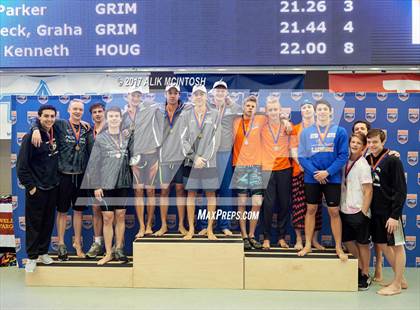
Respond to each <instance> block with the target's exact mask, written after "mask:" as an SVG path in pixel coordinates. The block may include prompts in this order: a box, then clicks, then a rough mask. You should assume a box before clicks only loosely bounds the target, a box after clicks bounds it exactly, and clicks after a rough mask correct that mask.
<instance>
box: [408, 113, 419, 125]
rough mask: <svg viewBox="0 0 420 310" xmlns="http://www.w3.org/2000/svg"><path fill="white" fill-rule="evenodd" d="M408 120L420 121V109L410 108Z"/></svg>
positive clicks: (412, 121)
mask: <svg viewBox="0 0 420 310" xmlns="http://www.w3.org/2000/svg"><path fill="white" fill-rule="evenodd" d="M408 120H409V121H410V122H411V123H413V124H414V123H417V122H418V121H419V109H408Z"/></svg>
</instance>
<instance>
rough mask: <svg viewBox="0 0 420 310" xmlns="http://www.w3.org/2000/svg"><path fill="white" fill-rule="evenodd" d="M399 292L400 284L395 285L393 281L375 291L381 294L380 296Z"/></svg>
mask: <svg viewBox="0 0 420 310" xmlns="http://www.w3.org/2000/svg"><path fill="white" fill-rule="evenodd" d="M400 293H401V286H400V285H396V284H394V283H392V284H391V285H389V286H386V287H383V288H381V289H380V290H379V291H377V294H379V295H382V296H392V295H397V294H400Z"/></svg>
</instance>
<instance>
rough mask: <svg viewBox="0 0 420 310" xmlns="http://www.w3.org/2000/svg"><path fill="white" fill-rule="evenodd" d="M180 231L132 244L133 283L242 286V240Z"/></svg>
mask: <svg viewBox="0 0 420 310" xmlns="http://www.w3.org/2000/svg"><path fill="white" fill-rule="evenodd" d="M218 238H219V239H218V240H208V239H207V238H206V237H202V236H194V239H192V240H183V239H182V236H181V235H165V236H164V237H158V238H157V237H145V238H142V239H137V240H136V241H135V242H134V244H133V257H134V260H133V263H134V265H133V286H134V287H145V288H229V289H243V261H244V259H243V257H244V250H243V241H242V238H241V237H240V236H239V235H235V236H232V237H224V236H221V235H218Z"/></svg>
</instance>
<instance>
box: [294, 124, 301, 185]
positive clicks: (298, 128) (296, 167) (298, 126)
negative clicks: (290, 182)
mask: <svg viewBox="0 0 420 310" xmlns="http://www.w3.org/2000/svg"><path fill="white" fill-rule="evenodd" d="M302 130H303V126H302V123H299V124H296V125H294V126H293V130H292V136H293V137H295V139H296V145H298V144H299V136H300V133H301V132H302ZM291 160H292V168H293V173H292V175H293V176H294V177H296V176H298V175H299V174H301V173H302V170H300V167H299V165H298V164H297V163H296V161H294V160H293V159H291Z"/></svg>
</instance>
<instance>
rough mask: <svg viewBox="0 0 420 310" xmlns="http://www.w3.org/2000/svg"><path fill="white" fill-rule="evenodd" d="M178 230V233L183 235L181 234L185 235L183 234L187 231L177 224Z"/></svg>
mask: <svg viewBox="0 0 420 310" xmlns="http://www.w3.org/2000/svg"><path fill="white" fill-rule="evenodd" d="M178 231H179V233H180V234H181V235H183V236H185V235H186V234H187V233H188V231H187V230H186V229H185V227H184V226H179V227H178Z"/></svg>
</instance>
